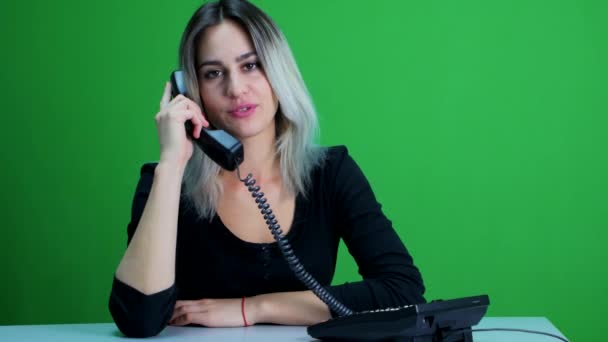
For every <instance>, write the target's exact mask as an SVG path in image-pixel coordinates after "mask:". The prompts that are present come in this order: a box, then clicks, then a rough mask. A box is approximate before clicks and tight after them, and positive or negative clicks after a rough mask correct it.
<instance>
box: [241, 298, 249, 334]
mask: <svg viewBox="0 0 608 342" xmlns="http://www.w3.org/2000/svg"><path fill="white" fill-rule="evenodd" d="M241 313H242V314H243V322H244V323H245V326H246V327H248V326H249V324H248V323H247V318H245V297H243V299H242V300H241Z"/></svg>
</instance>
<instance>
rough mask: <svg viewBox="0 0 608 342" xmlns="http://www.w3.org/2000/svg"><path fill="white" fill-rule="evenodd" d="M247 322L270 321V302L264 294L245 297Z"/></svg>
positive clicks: (249, 323)
mask: <svg viewBox="0 0 608 342" xmlns="http://www.w3.org/2000/svg"><path fill="white" fill-rule="evenodd" d="M245 316H246V317H247V324H248V325H254V324H258V323H268V322H267V321H268V303H267V301H266V300H265V297H264V295H258V296H253V297H247V298H245Z"/></svg>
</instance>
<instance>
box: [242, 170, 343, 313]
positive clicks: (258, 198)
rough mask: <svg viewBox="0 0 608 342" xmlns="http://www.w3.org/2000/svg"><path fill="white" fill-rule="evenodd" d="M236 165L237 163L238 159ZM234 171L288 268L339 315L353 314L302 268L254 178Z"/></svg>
mask: <svg viewBox="0 0 608 342" xmlns="http://www.w3.org/2000/svg"><path fill="white" fill-rule="evenodd" d="M236 165H239V163H238V161H237V163H236ZM236 173H237V176H238V178H239V180H240V181H241V182H243V184H244V185H245V186H246V187H247V190H248V191H249V192H250V193H251V196H252V197H253V198H255V202H256V203H257V204H258V209H260V212H261V213H262V215H263V216H264V220H266V224H267V225H268V229H270V232H271V233H272V236H273V237H274V239H275V240H276V241H277V245H278V246H279V250H280V251H281V253H282V254H283V257H284V258H285V260H286V261H287V264H288V265H289V268H290V269H291V270H292V271H293V273H294V274H295V275H296V277H297V278H298V279H299V280H300V281H301V282H302V283H304V285H306V287H308V288H309V289H310V290H311V291H312V292H313V293H314V294H315V295H317V297H319V298H320V299H321V300H322V301H323V302H324V303H325V304H327V306H328V307H329V308H330V309H331V310H332V311H333V312H335V313H337V314H338V315H339V316H349V315H352V314H353V311H352V310H351V309H349V308H347V307H346V306H345V305H344V304H342V303H340V302H339V301H338V300H337V299H336V298H335V297H334V296H333V295H332V294H331V293H329V292H328V291H327V290H326V289H325V288H324V287H323V286H322V285H321V284H319V282H318V281H317V280H316V279H315V278H314V277H313V276H312V275H311V274H310V273H308V271H306V270H305V269H304V266H303V265H302V263H300V260H299V259H298V257H297V256H296V255H295V254H294V252H293V249H292V248H291V245H290V244H289V241H288V240H287V238H285V236H284V235H283V231H282V230H281V226H280V225H279V224H278V222H277V220H276V217H275V216H274V214H273V213H272V209H270V204H269V203H267V200H266V198H265V197H264V193H263V192H261V191H260V186H259V185H255V179H254V178H253V176H252V175H251V173H250V174H248V175H247V177H245V178H241V173H240V170H239V168H238V166H237V168H236Z"/></svg>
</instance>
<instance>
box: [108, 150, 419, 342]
mask: <svg viewBox="0 0 608 342" xmlns="http://www.w3.org/2000/svg"><path fill="white" fill-rule="evenodd" d="M155 166H156V165H155V164H146V165H144V166H143V167H142V169H141V177H140V181H139V183H138V186H137V189H136V192H135V196H134V199H133V206H132V216H131V222H130V223H129V224H128V227H127V232H128V240H129V241H130V239H131V237H132V236H133V234H134V232H135V229H136V227H137V224H138V223H139V219H140V217H141V214H142V212H143V208H144V207H145V203H146V201H147V198H148V195H149V192H150V188H151V186H152V181H153V178H154V168H155ZM311 179H312V183H311V186H310V189H309V191H308V192H307V193H306V194H299V195H298V196H297V197H296V205H295V210H294V218H293V222H292V226H291V229H290V230H289V232H288V233H287V236H286V237H287V239H288V240H289V242H290V243H291V245H292V247H293V250H294V252H295V254H296V255H297V256H298V258H299V259H300V261H301V262H302V264H303V266H304V267H305V269H306V270H308V272H309V273H311V274H312V275H313V276H314V277H315V278H316V279H317V280H318V281H319V282H320V283H321V284H322V285H323V286H325V287H326V288H327V289H328V291H330V292H331V293H332V294H334V296H336V298H337V299H338V300H340V301H341V302H343V303H344V304H345V305H346V306H348V307H349V308H350V309H352V310H354V311H362V310H369V309H374V308H380V307H388V306H399V305H403V304H411V303H421V302H424V301H425V300H424V297H423V293H424V285H423V283H422V278H421V275H420V273H419V271H418V269H417V268H416V266H414V264H413V261H412V257H411V256H410V255H409V253H408V251H407V249H406V248H405V246H404V245H403V243H402V242H401V240H400V239H399V236H398V235H397V234H396V232H395V230H394V229H393V227H392V224H391V222H390V221H389V220H388V219H387V218H386V217H385V216H384V214H383V213H382V210H381V207H380V204H379V203H378V202H377V201H376V198H375V196H374V194H373V192H372V189H371V187H370V185H369V183H368V182H367V180H366V178H365V176H364V175H363V173H362V172H361V170H360V168H359V167H358V166H357V164H356V163H355V161H354V160H353V159H352V158H351V157H350V156H349V155H348V151H347V149H346V148H345V147H331V148H329V149H328V150H327V158H326V160H325V163H323V164H322V166H320V167H318V168H317V169H315V171H314V172H313V174H312V177H311ZM262 190H263V189H262ZM340 239H343V240H344V242H345V244H346V246H347V247H348V250H349V252H350V253H351V255H352V256H353V257H354V259H355V261H356V262H357V264H358V266H359V273H360V274H361V275H362V277H363V280H362V281H358V282H353V283H346V284H342V285H337V286H330V284H331V281H332V278H333V275H334V271H335V266H336V259H337V251H338V246H339V241H340ZM301 290H306V288H305V287H304V285H302V283H300V282H299V281H298V280H297V279H296V277H295V276H294V275H293V273H292V271H291V270H290V269H289V267H288V266H287V264H286V262H285V260H284V259H283V257H282V255H281V252H280V250H279V248H278V246H277V244H276V243H250V242H246V241H243V240H241V239H239V238H238V237H236V236H235V235H233V234H232V233H231V232H230V230H229V229H228V228H226V227H225V226H224V224H223V222H222V220H221V218H220V217H218V216H217V215H216V216H215V217H214V218H212V219H211V220H200V219H199V218H198V217H197V216H196V215H195V212H194V211H193V210H192V208H191V207H190V206H189V205H188V204H187V203H186V202H185V199H184V198H183V199H182V203H180V213H179V219H178V234H177V250H176V283H175V284H174V285H173V286H172V287H171V288H169V289H167V290H165V291H161V292H159V293H156V294H152V295H144V294H142V293H140V292H139V291H137V290H135V289H133V288H131V287H129V286H128V285H126V284H124V283H122V282H120V280H118V279H116V278H114V283H113V286H112V293H111V296H110V312H111V313H112V317H113V318H114V321H115V322H116V325H117V326H118V327H119V329H120V330H121V331H122V332H123V333H124V334H125V335H127V336H133V337H135V336H137V337H144V336H153V335H156V334H158V333H159V332H160V331H162V329H163V328H164V327H165V326H166V325H167V322H168V321H169V318H170V316H171V314H172V312H173V307H174V306H175V301H176V300H177V299H180V300H182V299H183V300H192V299H201V298H239V297H242V296H254V295H257V294H263V293H273V292H288V291H301ZM332 314H333V312H332Z"/></svg>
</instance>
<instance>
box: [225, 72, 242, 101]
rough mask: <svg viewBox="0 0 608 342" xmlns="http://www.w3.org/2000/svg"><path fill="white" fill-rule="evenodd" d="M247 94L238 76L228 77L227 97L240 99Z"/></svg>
mask: <svg viewBox="0 0 608 342" xmlns="http://www.w3.org/2000/svg"><path fill="white" fill-rule="evenodd" d="M246 92H247V84H246V82H245V80H243V79H242V78H241V77H240V76H238V75H235V74H232V75H230V77H228V84H227V89H226V93H227V95H228V96H229V97H232V98H235V97H240V96H242V95H243V94H245V93H246Z"/></svg>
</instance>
